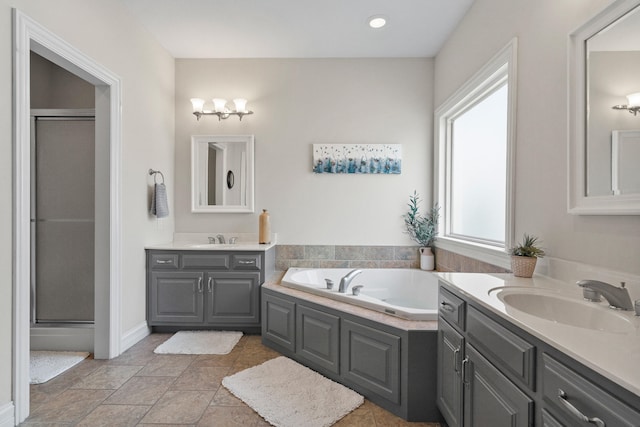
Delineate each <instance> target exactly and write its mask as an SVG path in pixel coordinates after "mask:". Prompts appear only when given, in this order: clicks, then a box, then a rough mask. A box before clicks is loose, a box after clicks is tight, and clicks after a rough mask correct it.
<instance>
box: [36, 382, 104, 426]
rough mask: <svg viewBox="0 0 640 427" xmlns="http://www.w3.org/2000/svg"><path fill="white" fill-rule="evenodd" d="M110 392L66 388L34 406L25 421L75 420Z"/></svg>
mask: <svg viewBox="0 0 640 427" xmlns="http://www.w3.org/2000/svg"><path fill="white" fill-rule="evenodd" d="M111 393H112V390H66V391H65V392H63V393H61V394H60V395H58V396H56V397H54V398H53V399H50V400H49V401H47V402H45V403H43V404H42V405H39V406H37V407H36V408H34V409H33V410H32V411H31V415H30V416H29V418H27V422H43V423H44V422H49V423H60V422H68V423H73V422H76V421H78V420H80V419H81V418H83V417H84V416H85V415H87V414H88V413H89V412H91V411H92V410H93V409H94V408H95V407H97V406H98V405H99V404H100V403H102V401H104V400H105V399H106V398H107V397H109V395H110V394H111Z"/></svg>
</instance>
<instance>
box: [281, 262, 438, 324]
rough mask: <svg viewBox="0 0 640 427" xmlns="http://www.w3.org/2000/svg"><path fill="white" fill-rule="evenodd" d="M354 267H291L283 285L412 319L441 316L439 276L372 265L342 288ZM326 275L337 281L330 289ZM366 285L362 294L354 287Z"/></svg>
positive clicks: (425, 272)
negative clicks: (354, 291) (340, 287)
mask: <svg viewBox="0 0 640 427" xmlns="http://www.w3.org/2000/svg"><path fill="white" fill-rule="evenodd" d="M351 270H353V268H290V269H289V270H287V273H286V274H285V275H284V277H283V278H282V285H283V286H286V287H289V288H294V289H299V290H302V291H305V292H309V293H312V294H315V295H321V296H324V297H327V298H331V299H335V300H338V301H343V302H347V303H349V304H353V305H358V306H361V307H365V308H368V309H371V310H376V311H380V312H383V313H387V314H391V315H393V316H398V317H402V318H404V319H409V320H437V318H438V277H437V276H436V275H434V274H433V273H429V272H427V271H422V270H416V269H400V268H368V269H362V273H361V274H360V275H358V276H356V278H355V279H353V281H352V282H351V285H350V286H349V289H347V292H346V293H340V292H338V286H339V285H340V279H341V278H342V277H344V276H345V275H346V274H347V273H349V272H350V271H351ZM325 279H331V280H332V281H333V282H334V286H333V289H332V290H329V289H327V286H326V282H325ZM357 285H363V288H362V290H361V292H360V295H358V296H354V295H353V294H352V291H351V289H352V287H353V286H357Z"/></svg>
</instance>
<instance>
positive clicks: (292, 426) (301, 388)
mask: <svg viewBox="0 0 640 427" xmlns="http://www.w3.org/2000/svg"><path fill="white" fill-rule="evenodd" d="M222 385H223V386H225V387H226V388H227V389H228V390H229V391H230V392H231V393H233V394H234V395H235V396H236V397H238V398H239V399H240V400H242V401H243V402H245V403H246V404H247V405H249V406H250V407H251V408H253V410H254V411H256V412H257V413H258V414H260V416H262V418H264V419H265V420H267V421H268V422H269V423H271V424H273V425H274V426H277V427H300V426H305V427H325V426H331V425H333V424H334V423H335V422H336V421H338V420H339V419H340V418H342V417H344V416H345V415H347V414H348V413H349V412H351V411H353V410H354V409H356V408H357V407H358V406H360V405H362V404H363V403H364V398H363V397H362V396H360V395H359V394H358V393H356V392H355V391H353V390H350V389H348V388H346V387H344V386H343V385H341V384H338V383H336V382H334V381H331V380H330V379H328V378H325V377H323V376H322V375H320V374H318V373H316V372H314V371H312V370H311V369H309V368H307V367H305V366H302V365H300V364H299V363H296V362H294V361H293V360H291V359H288V358H286V357H284V356H280V357H277V358H275V359H271V360H269V361H268V362H265V363H263V364H261V365H258V366H254V367H253V368H249V369H245V370H244V371H241V372H238V373H236V374H234V375H231V376H228V377H225V378H224V379H223V380H222Z"/></svg>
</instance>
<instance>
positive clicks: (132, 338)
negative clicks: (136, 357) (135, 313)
mask: <svg viewBox="0 0 640 427" xmlns="http://www.w3.org/2000/svg"><path fill="white" fill-rule="evenodd" d="M150 333H151V328H149V326H147V322H146V321H145V322H142V323H140V324H139V325H138V326H134V327H133V328H131V329H129V330H128V331H127V332H125V333H124V334H122V340H121V341H120V351H121V353H120V354H122V353H124V352H125V351H127V349H129V348H131V347H132V346H133V345H134V344H136V343H137V342H138V341H140V340H142V339H143V338H144V337H146V336H148V335H149V334H150Z"/></svg>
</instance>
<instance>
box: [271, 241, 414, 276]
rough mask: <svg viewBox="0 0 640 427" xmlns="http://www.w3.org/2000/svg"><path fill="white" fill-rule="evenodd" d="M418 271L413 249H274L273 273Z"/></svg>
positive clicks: (303, 247)
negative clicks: (293, 270)
mask: <svg viewBox="0 0 640 427" xmlns="http://www.w3.org/2000/svg"><path fill="white" fill-rule="evenodd" d="M290 267H300V268H350V267H353V268H418V267H420V259H419V257H418V248H417V247H416V246H334V245H277V246H276V269H277V270H282V271H284V270H287V269H288V268H290Z"/></svg>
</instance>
